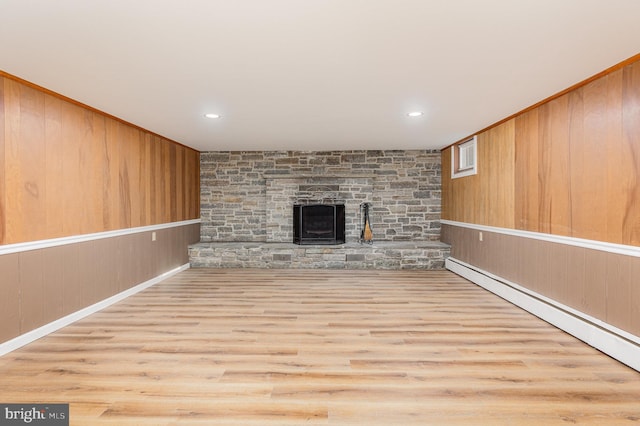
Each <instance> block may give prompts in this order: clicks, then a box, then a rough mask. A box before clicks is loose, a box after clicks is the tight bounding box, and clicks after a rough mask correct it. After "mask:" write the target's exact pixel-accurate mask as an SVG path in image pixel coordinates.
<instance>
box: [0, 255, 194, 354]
mask: <svg viewBox="0 0 640 426" xmlns="http://www.w3.org/2000/svg"><path fill="white" fill-rule="evenodd" d="M186 269H189V264H188V263H186V264H184V265H182V266H179V267H177V268H175V269H172V270H171V271H168V272H165V273H164V274H161V275H158V276H157V277H155V278H152V279H150V280H148V281H145V282H143V283H141V284H138V285H136V286H135V287H131V288H130V289H127V290H125V291H123V292H121V293H118V294H115V295H113V296H111V297H109V298H107V299H104V300H101V301H100V302H98V303H94V304H93V305H91V306H87V307H86V308H83V309H80V310H79V311H76V312H74V313H72V314H69V315H67V316H65V317H62V318H60V319H57V320H55V321H53V322H50V323H49V324H45V325H43V326H42V327H39V328H36V329H35V330H31V331H29V332H27V333H25V334H21V335H20V336H18V337H15V338H13V339H11V340H9V341H7V342H4V343H2V344H0V356H3V355H5V354H7V353H9V352H11V351H15V350H16V349H18V348H21V347H22V346H24V345H26V344H29V343H31V342H33V341H35V340H38V339H39V338H41V337H44V336H46V335H47V334H50V333H53V332H54V331H56V330H59V329H61V328H62V327H66V326H67V325H69V324H72V323H74V322H76V321H78V320H80V319H82V318H85V317H87V316H89V315H91V314H93V313H96V312H98V311H100V310H102V309H104V308H106V307H108V306H111V305H113V304H114V303H117V302H119V301H121V300H124V299H126V298H127V297H129V296H132V295H134V294H136V293H139V292H141V291H142V290H145V289H147V288H149V287H151V286H152V285H154V284H157V283H159V282H160V281H163V280H165V279H167V278H169V277H170V276H172V275H175V274H177V273H178V272H182V271H184V270H186Z"/></svg>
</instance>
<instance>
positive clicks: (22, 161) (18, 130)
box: [5, 80, 47, 243]
mask: <svg viewBox="0 0 640 426" xmlns="http://www.w3.org/2000/svg"><path fill="white" fill-rule="evenodd" d="M5 88H6V90H5V96H6V100H7V102H6V104H5V115H6V117H7V120H6V126H7V129H6V132H5V144H6V145H7V148H8V150H7V151H6V152H7V154H8V155H7V156H6V157H5V185H6V187H5V191H6V205H5V215H6V218H7V234H6V242H7V243H16V242H20V241H24V240H26V241H31V240H37V239H38V238H40V236H42V235H46V219H47V218H46V207H47V205H46V185H45V170H46V168H45V152H46V146H45V144H44V140H45V138H44V121H45V120H44V94H43V93H41V92H39V91H37V90H35V89H32V88H30V87H26V86H23V85H21V84H18V83H16V82H14V81H11V80H6V87H5Z"/></svg>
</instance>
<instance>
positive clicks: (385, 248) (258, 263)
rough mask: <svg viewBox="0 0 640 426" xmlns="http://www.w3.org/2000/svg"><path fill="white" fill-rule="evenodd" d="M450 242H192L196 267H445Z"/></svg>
mask: <svg viewBox="0 0 640 426" xmlns="http://www.w3.org/2000/svg"><path fill="white" fill-rule="evenodd" d="M448 256H449V246H448V245H447V244H445V243H441V242H439V241H376V242H374V243H373V244H360V243H346V244H341V245H331V246H323V245H297V244H293V243H266V242H264V243H262V242H201V243H197V244H193V245H191V246H189V261H190V263H191V267H192V268H257V269H269V268H273V269H443V268H444V261H445V259H446V258H447V257H448Z"/></svg>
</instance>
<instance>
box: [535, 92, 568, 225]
mask: <svg viewBox="0 0 640 426" xmlns="http://www.w3.org/2000/svg"><path fill="white" fill-rule="evenodd" d="M545 117H546V120H545V121H543V122H541V123H542V124H543V126H545V131H544V132H543V133H542V134H543V135H544V138H543V140H542V141H541V144H540V147H541V148H542V160H541V165H542V168H543V170H544V174H543V177H542V179H543V180H544V181H545V185H544V188H545V192H544V194H543V196H544V200H543V203H542V205H543V214H541V215H540V216H541V218H543V219H544V222H545V223H544V226H545V227H548V229H549V232H550V233H552V234H556V235H571V182H570V179H571V177H570V174H569V158H570V152H569V145H568V143H567V141H568V140H569V126H568V123H569V98H568V96H562V97H560V98H558V99H555V100H553V101H551V102H550V103H549V104H548V113H547V114H545Z"/></svg>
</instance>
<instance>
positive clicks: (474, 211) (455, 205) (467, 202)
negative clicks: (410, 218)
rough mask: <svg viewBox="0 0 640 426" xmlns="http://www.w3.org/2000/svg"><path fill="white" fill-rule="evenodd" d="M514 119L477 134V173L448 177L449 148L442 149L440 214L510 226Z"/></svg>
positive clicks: (511, 220)
mask: <svg viewBox="0 0 640 426" xmlns="http://www.w3.org/2000/svg"><path fill="white" fill-rule="evenodd" d="M514 131H515V129H514V121H513V120H509V121H507V122H505V123H502V124H501V125H499V126H496V127H494V128H492V129H490V130H488V131H486V132H484V133H481V134H479V135H478V141H477V159H478V173H477V174H476V175H472V176H467V177H462V178H457V179H451V149H446V150H444V151H443V152H442V218H443V219H449V220H456V221H459V222H467V223H477V224H482V225H491V226H503V227H513V225H514V224H513V220H514V216H513V206H514V197H515V193H514V179H513V176H514V141H515V137H514Z"/></svg>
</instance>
